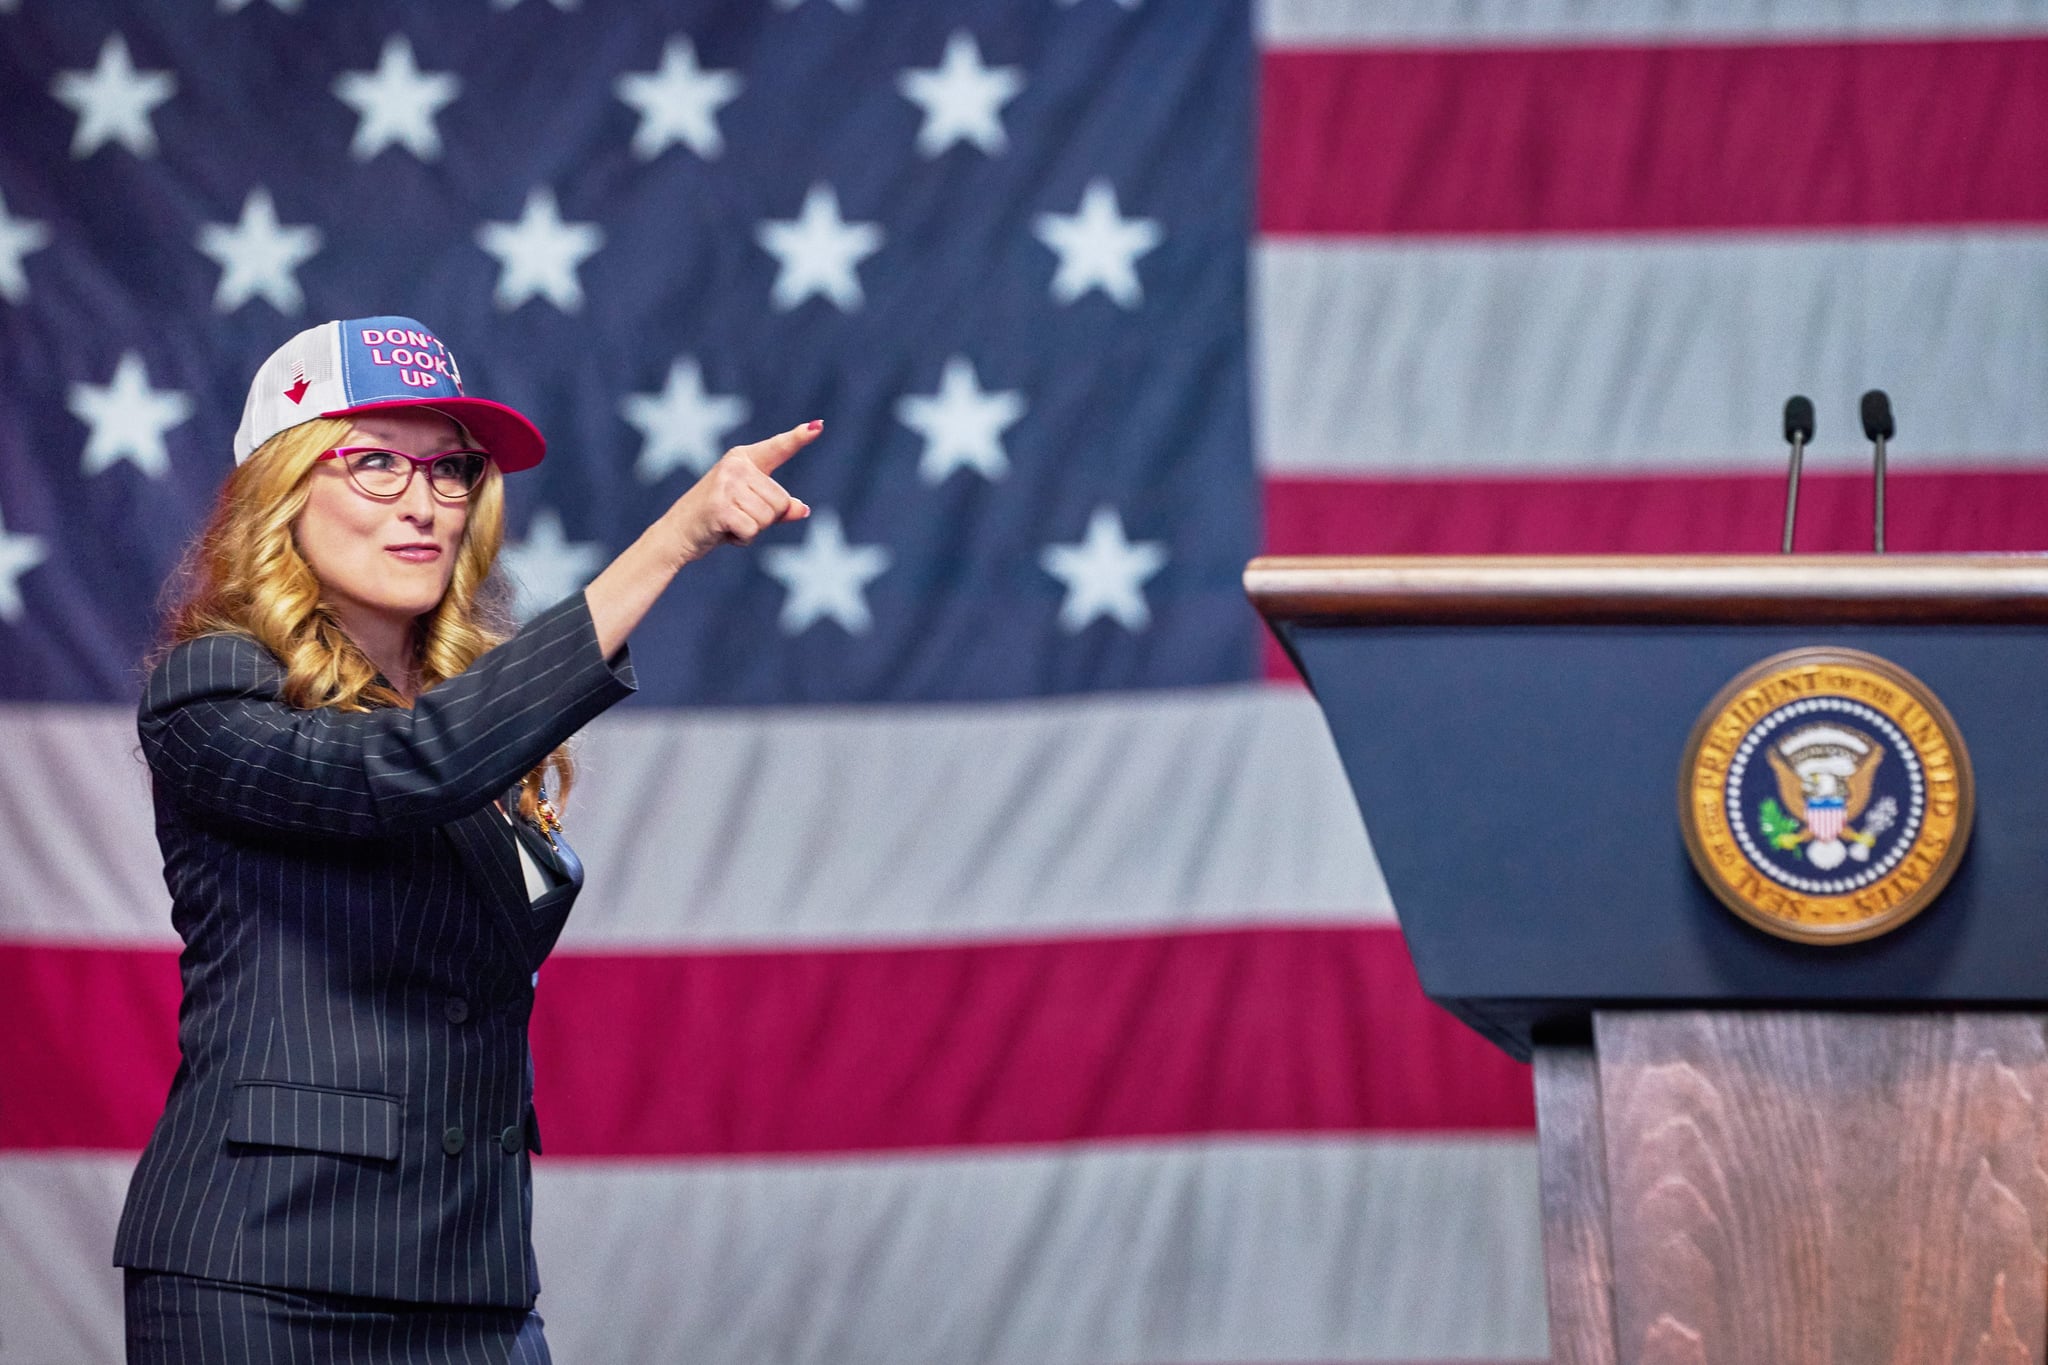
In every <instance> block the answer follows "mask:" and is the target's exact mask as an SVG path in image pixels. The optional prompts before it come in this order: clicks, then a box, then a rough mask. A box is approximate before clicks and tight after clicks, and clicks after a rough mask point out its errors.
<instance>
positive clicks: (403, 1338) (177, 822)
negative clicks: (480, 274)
mask: <svg viewBox="0 0 2048 1365" xmlns="http://www.w3.org/2000/svg"><path fill="white" fill-rule="evenodd" d="M819 428H820V424H819V423H817V422H811V423H808V424H807V425H805V426H802V427H798V428H796V429H795V430H792V431H787V432H784V433H783V434H781V435H779V436H776V437H772V438H770V439H769V440H766V441H763V442H760V443H759V444H757V445H751V446H742V447H739V448H737V449H735V450H733V451H730V452H728V453H727V455H726V456H725V458H724V459H722V460H720V461H719V462H718V463H717V464H716V465H715V466H714V467H713V468H712V469H711V470H710V472H709V473H707V474H706V475H705V476H704V478H703V479H702V480H701V481H700V482H698V483H697V485H696V486H695V487H693V488H691V489H690V490H689V491H688V492H687V493H685V494H684V495H683V496H682V497H681V498H680V499H678V500H677V501H676V502H675V504H674V505H673V506H671V507H670V508H669V509H668V510H667V511H666V512H665V513H663V514H662V516H661V517H660V518H659V519H657V520H656V521H655V522H654V524H653V525H651V526H649V527H648V528H647V530H646V532H645V533H644V534H642V535H641V536H640V538H639V539H638V540H636V541H635V542H634V543H633V544H632V546H631V547H629V548H628V549H627V550H626V551H625V552H624V553H622V554H621V555H620V556H619V557H618V558H617V559H616V560H614V561H613V562H612V563H611V565H610V566H609V567H607V568H606V569H605V570H604V572H602V573H601V574H599V575H598V576H597V578H596V579H595V581H593V582H592V583H591V584H590V586H589V587H587V588H585V589H584V590H583V591H582V592H579V593H576V594H574V595H572V596H571V597H569V598H568V599H566V600H565V601H563V602H561V603H558V604H556V605H555V606H553V607H550V608H548V609H547V610H544V611H542V612H541V613H540V614H539V615H538V616H536V617H534V618H533V619H532V620H531V621H529V622H528V623H527V624H526V626H525V628H524V629H522V630H521V631H519V633H518V634H516V635H509V636H508V632H507V631H505V630H504V629H503V628H502V627H501V626H500V625H499V623H498V619H497V617H496V615H495V613H494V611H493V603H494V601H495V600H496V595H497V594H496V592H495V589H496V587H497V584H496V581H495V580H494V579H493V576H492V568H493V565H494V563H495V561H496V558H497V554H498V546H499V542H500V539H501V537H502V535H503V530H504V490H503V484H502V479H503V476H504V475H505V474H506V473H509V472H514V471H517V470H520V469H525V468H529V467H531V466H533V465H535V464H538V463H539V462H540V460H541V457H542V455H543V454H544V452H545V446H544V443H543V442H542V439H541V436H540V433H539V432H538V431H537V430H535V429H534V427H533V425H532V424H531V423H530V422H528V421H527V420H526V419H525V418H524V417H522V416H520V415H519V414H518V413H516V412H514V411H513V410H512V409H510V408H507V407H504V406H502V405H499V404H495V403H490V402H486V401H485V400H482V399H478V398H472V397H469V396H467V395H465V394H464V393H463V391H462V385H461V376H460V371H459V370H458V369H457V368H456V365H455V362H454V359H453V357H452V356H450V355H449V353H448V351H447V348H446V347H445V346H443V345H442V343H441V342H440V340H439V339H438V338H437V337H435V336H434V335H433V334H432V333H430V332H429V331H428V330H427V329H426V328H425V327H423V326H422V325H421V324H419V323H418V322H415V321H413V320H411V319H409V318H364V319H355V320H350V321H344V322H330V323H326V324H324V325H322V326H320V327H315V328H312V329H309V330H308V331H306V332H303V333H301V334H300V335H298V336H297V337H294V338H293V339H292V340H291V341H290V342H287V343H286V344H285V346H284V347H282V348H281V349H280V350H279V351H278V352H277V353H276V354H274V355H273V356H271V358H270V359H269V360H268V361H266V362H265V363H264V365H263V367H262V368H261V369H260V370H259V371H258V372H257V375H256V379H255V381H254V383H253V384H252V386H251V388H250V393H249V398H248V403H247V405H246V407H245V409H244V412H243V417H242V423H241V426H240V428H239V429H238V430H237V432H236V435H235V459H236V466H237V467H236V468H235V470H234V472H233V473H232V474H231V475H230V476H229V477H228V479H227V481H226V484H225V486H224V487H223V488H222V489H221V493H220V496H219V499H218V501H217V503H216V505H215V507H214V510H213V514H212V517H211V519H210V520H209V522H208V524H207V525H206V527H205V529H204V531H203V532H202V533H201V535H200V537H199V539H198V541H197V542H196V543H195V545H194V547H193V550H192V552H191V554H190V556H189V557H188V563H187V566H186V582H185V584H184V595H183V600H182V603H181V605H180V606H179V607H178V608H177V609H176V610H175V611H174V612H173V614H172V616H171V618H170V621H169V625H168V628H167V631H166V647H165V650H164V651H163V652H162V654H161V656H160V658H159V660H158V662H157V663H156V665H155V667H154V668H153V670H152V671H151V674H150V677H149V682H148V686H147V689H146V693H145V696H144V698H143V702H142V707H141V720H140V728H141V733H142V744H143V751H144V754H145V756H146V757H147V759H148V762H149V768H150V774H151V778H152V787H153V792H154V799H155V807H156V825H157V840H158V843H159V844H160V845H161V847H162V850H163V856H164V879H165V881H166V882H167V884H168V885H169V887H170V892H171V899H172V918H173V921H174V923H175V925H176V928H177V930H178V933H179V935H180V936H181V937H182V938H183V940H184V944H185V947H184V952H183V953H182V955H181V957H180V959H179V963H180V970H181V972H182V974H183V980H184V1000H183V1004H182V1007H181V1009H180V1011H179V1019H178V1041H179V1047H180V1052H181V1060H180V1064H179V1067H178V1072H177V1076H176V1079H175V1080H174V1081H173V1082H172V1085H171V1092H170V1097H169V1099H168V1101H167V1102H166V1104H165V1108H164V1114H163V1117H162V1119H161V1120H160V1121H159V1122H158V1124H157V1127H156V1131H155V1133H154V1135H153V1136H152V1137H151V1139H150V1142H149V1145H148V1147H147V1148H146V1149H145V1151H144V1152H143V1155H142V1160H141V1163H140V1165H139V1166H138V1167H137V1169H136V1173H135V1178H134V1180H133V1182H132V1183H131V1185H130V1188H129V1192H128V1200H127V1204H126V1207H125V1208H124V1210H123V1212H122V1216H121V1226H120V1231H119V1234H118V1237H117V1240H116V1243H115V1257H114V1259H115V1263H116V1264H118V1265H121V1266H123V1267H126V1268H127V1279H126V1302H127V1334H128V1358H129V1360H130V1361H138V1362H167V1361H197V1360H209V1361H210V1360H233V1361H241V1360H253V1361H268V1360H292V1359H295V1360H301V1361H309V1360H310V1361H325V1360H350V1361H357V1362H372V1361H421V1362H426V1361H505V1360H516V1361H522V1362H534V1361H545V1360H546V1359H547V1358H548V1354H547V1345H546V1342H545V1340H544V1338H543V1337H542V1334H541V1323H540V1318H539V1316H538V1315H537V1314H536V1313H534V1312H533V1306H534V1301H535V1295H536V1293H537V1292H538V1289H539V1281H538V1278H537V1274H536V1268H535V1265H534V1258H533V1250H532V1244H531V1239H530V1230H531V1225H532V1193H531V1184H530V1168H529V1164H528V1152H529V1151H538V1150H539V1149H540V1130H539V1127H538V1124H537V1121H536V1115H535V1113H534V1109H533V1104H532V1095H533V1079H532V1070H531V1061H530V1059H529V1056H528V1052H527V1031H526V1025H527V1018H528V1016H529V1014H530V1012H531V1009H532V1005H533V992H534V985H535V981H536V972H537V969H538V968H539V966H540V963H541V960H542V959H543V958H545V957H546V956H547V954H548V951H549V950H550V948H552V947H553V945H554V942H555V939H556V937H557V935H559V933H560V932H561V929H562V924H563V920H564V918H565V917H566V915H567V914H568V912H569V907H570V905H571V903H572V902H573V901H574V899H575V897H576V894H577V891H578V889H579V888H580V887H581V885H582V880H583V874H582V868H581V866H580V865H579V863H578V862H577V860H576V857H575V855H574V853H573V852H571V850H570V848H569V846H568V844H567V842H566V841H565V840H564V838H563V835H562V830H561V823H560V820H559V818H558V815H557V812H556V807H555V801H556V800H557V799H558V798H559V797H560V796H561V795H562V794H563V793H565V792H566V790H567V787H568V785H569V780H570V764H569V760H568V757H567V754H566V753H565V752H564V750H563V748H562V746H563V744H564V742H565V741H566V740H568V738H569V737H570V736H571V735H572V734H573V733H574V732H575V731H576V730H577V729H578V728H579V727H581V726H582V725H583V724H584V723H586V722H587V721H589V720H590V719H591V718H592V717H593V716H595V715H597V714H598V713H599V712H601V711H603V710H604V709H605V708H607V707H609V706H611V705H612V704H613V703H614V702H617V701H618V700H619V699H621V698H622V697H624V696H626V695H628V694H629V693H631V692H632V691H633V689H634V685H635V684H634V679H633V667H632V662H631V659H630V658H629V655H628V652H627V649H626V636H627V634H628V633H629V632H630V631H631V630H632V629H633V628H634V627H635V626H636V625H637V624H638V623H639V621H640V619H641V617H642V616H643V615H644V614H645V613H646V611H647V610H648V608H649V607H650V606H651V605H652V604H653V602H654V600H655V599H656V598H657V597H658V596H659V595H660V594H661V593H662V591H663V590H664V589H665V588H666V587H667V586H668V584H669V581H670V580H671V578H673V576H674V575H675V573H676V571H677V570H678V569H679V568H681V567H682V566H683V565H685V564H687V563H689V562H691V561H692V560H695V559H698V558H701V557H702V556H704V555H706V554H708V553H710V551H711V550H713V549H714V548H716V547H717V546H719V545H720V544H724V543H727V542H738V543H741V544H744V543H747V542H750V541H751V540H752V539H753V538H754V537H755V536H756V535H757V534H758V533H759V532H760V531H762V530H763V529H765V528H766V527H768V526H770V525H773V524H775V523H777V522H781V521H790V520H795V519H798V518H801V517H804V516H807V515H808V514H809V509H808V508H807V507H806V506H805V505H804V504H803V503H802V502H800V501H799V500H797V499H795V498H793V497H791V496H790V495H789V494H788V493H787V492H786V491H784V490H783V488H782V487H781V486H780V485H778V484H777V483H776V481H775V480H774V478H773V477H771V475H772V473H773V471H774V470H775V469H776V468H777V466H779V465H780V464H781V463H782V462H783V461H785V460H787V459H788V458H789V457H790V456H791V455H793V454H795V453H796V451H797V450H798V449H800V448H801V447H803V446H804V445H805V444H807V443H808V442H810V441H811V440H812V439H814V438H815V437H816V436H817V434H818V431H819Z"/></svg>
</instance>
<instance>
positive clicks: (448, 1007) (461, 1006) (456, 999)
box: [441, 995, 469, 1024]
mask: <svg viewBox="0 0 2048 1365" xmlns="http://www.w3.org/2000/svg"><path fill="white" fill-rule="evenodd" d="M441 1011H442V1013H444V1014H446V1015H447V1016H448V1022H449V1023H451V1024H459V1023H461V1022H462V1021H463V1020H465V1019H467V1018H469V1002H468V1001H467V1000H464V999H463V998H462V997H461V996H459V995H451V996H449V997H448V1003H447V1004H445V1005H443V1006H442V1007H441Z"/></svg>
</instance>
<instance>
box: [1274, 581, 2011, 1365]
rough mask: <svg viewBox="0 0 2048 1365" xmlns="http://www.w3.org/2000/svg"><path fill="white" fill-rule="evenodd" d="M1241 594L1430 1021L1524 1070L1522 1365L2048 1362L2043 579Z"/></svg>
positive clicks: (1364, 585) (1529, 585) (1541, 584)
mask: <svg viewBox="0 0 2048 1365" xmlns="http://www.w3.org/2000/svg"><path fill="white" fill-rule="evenodd" d="M1245 584H1246V588H1247V590H1248V592H1249V593H1250V595H1251V597H1252V599H1253V601H1254V603H1255V604H1256V605H1257V607H1258V609H1259V611H1260V612H1261V613H1262V614H1263V615H1264V616H1265V618H1266V620H1267V621H1268V622H1269V623H1270V625H1271V626H1272V628H1273V630H1274V632H1275V633H1276V634H1277V636H1278V637H1279V639H1280V641H1281V643H1282V644H1283V646H1284V647H1285V648H1286V650H1287V652H1288V654H1289V655H1290V656H1291V657H1292V658H1293V659H1294V661H1295V663H1296V664H1297V665H1298V666H1299V668H1300V670H1301V672H1302V675H1303V676H1304V677H1305V678H1306V679H1307V680H1308V683H1309V685H1310V687H1311V689H1312V690H1313V691H1314V693H1315V696H1316V698H1317V700H1318V701H1319V703H1320V704H1321V706H1322V709H1323V711H1324V714H1325V716H1326V717H1327V719H1328V723H1329V727H1330V732H1331V735H1332V736H1333V737H1334V739H1335V741H1336V745H1337V749H1338V752H1339V754H1340V756H1341V758H1342V761H1343V765H1344V769H1345V772H1346V774H1347V775H1348V777H1349V779H1350V782H1351V785H1352V789H1353V791H1354V792H1355V794H1356V796H1357V799H1358V804H1359V807H1360V809H1361V810H1362V811H1363V813H1364V815H1365V819H1366V823H1367V827H1368V829H1369V830H1370V832H1371V835H1372V840H1373V847H1374V850H1375V852H1376V853H1377V854H1378V857H1379V861H1380V864H1381V866H1382V868H1383V869H1384V871H1385V873H1386V880H1387V885H1388V886H1389V888H1390V889H1391V891H1392V893H1393V898H1394V904H1395V908H1396V910H1397V912H1398V914H1399V916H1400V921H1401V927H1402V929H1403V931H1404V933H1405V935H1406V937H1407V940H1408V944H1409V948H1410V950H1411V952H1412V954H1413V956H1414V959H1415V966H1416V970H1417V972H1418V973H1419V975H1420V977H1421V980H1422V985H1423V988H1424V989H1425V990H1426V991H1427V992H1428V993H1429V995H1430V996H1431V998H1433V999H1434V1000H1436V1001H1437V1002H1439V1003H1440V1004H1442V1005H1443V1006H1445V1007H1446V1008H1448V1009H1449V1010H1450V1011H1451V1012H1452V1013H1454V1014H1456V1015H1457V1016H1458V1017H1459V1018H1461V1019H1462V1020H1464V1021H1465V1022H1466V1023H1467V1024H1469V1025H1471V1026H1472V1027H1473V1028H1475V1029H1477V1030H1478V1031H1479V1032H1481V1033H1483V1034H1485V1035H1486V1036H1487V1037H1488V1038H1490V1039H1491V1040H1493V1041H1494V1042H1495V1043H1497V1044H1498V1045H1499V1046H1501V1047H1502V1048H1504V1049H1506V1050H1507V1051H1508V1052H1510V1053H1512V1054H1514V1055H1515V1056H1517V1057H1521V1058H1526V1059H1530V1060H1532V1061H1533V1063H1534V1069H1535V1078H1536V1095H1537V1120H1538V1141H1539V1151H1540V1168H1541V1185H1542V1215H1543V1227H1544V1255H1545V1264H1546V1273H1547V1276H1548V1281H1549V1285H1548V1288H1549V1304H1550V1325H1551V1340H1552V1348H1553V1354H1554V1358H1555V1359H1556V1360H1558V1361H1561V1362H1575V1363H1576V1362H1588V1363H1590V1362H1618V1363H1622V1365H1626V1363H1629V1362H1660V1363H1661V1362H1687V1363H1691V1362H1724V1361H1725V1362H1739V1363H1740V1365H1776V1363H1777V1362H1803V1361H1814V1362H1820V1361H1827V1362H1834V1363H1835V1365H1851V1363H1852V1362H1885V1363H1886V1365H1920V1363H1921V1362H1932V1361H1966V1362H2001V1365H2002V1363H2003V1362H2009V1361H2010V1362H2017V1361H2037V1362H2038V1361H2042V1360H2043V1359H2044V1356H2048V1305H2044V1298H2048V1042H2044V1022H2048V561H2039V560H2035V559H2032V558H2023V557H1984V558H1977V557H1920V556H1884V557H1875V556H1839V557H1836V556H1816V557H1796V558H1794V557H1771V558H1760V557H1744V558H1734V557H1730V558H1719V557H1712V558H1708V557H1701V558H1661V557H1660V558H1265V559H1259V560H1255V561H1253V562H1252V564H1251V565H1250V566H1249V568H1248V569H1247V570H1246V573H1245ZM1785 660H1790V661H1792V662H1790V663H1789V664H1788V663H1784V662H1782V661H1785ZM1830 660H1836V661H1841V662H1837V663H1831V662H1829V661H1830ZM1880 664H1882V665H1884V666H1886V667H1889V668H1890V669H1892V670H1894V674H1895V675H1896V678H1897V679H1903V680H1904V681H1903V682H1901V683H1900V686H1901V687H1904V685H1905V683H1912V682H1917V684H1918V685H1920V690H1919V691H1917V692H1913V693H1912V694H1911V695H1908V693H1907V692H1906V691H1897V692H1894V691H1893V690H1891V685H1890V684H1889V683H1887V682H1886V681H1885V679H1886V678H1890V677H1894V674H1885V673H1883V671H1882V669H1880V668H1879V665H1880ZM1772 668H1777V669H1778V670H1779V671H1778V672H1777V673H1772V672H1771V669H1772ZM1787 670H1790V671H1787ZM1859 670H1860V671H1859ZM1745 688H1747V689H1748V690H1747V691H1745V690H1744V689H1745ZM1830 688H1833V689H1834V690H1833V691H1830V690H1829V689H1830ZM1915 698H1918V700H1915ZM1936 713H1939V714H1936ZM1937 722H1941V723H1943V724H1946V725H1947V726H1948V727H1949V728H1948V730H1946V731H1944V730H1942V729H1941V728H1940V725H1938V724H1937ZM1745 727H1747V728H1745ZM1945 735H1949V736H1952V737H1953V739H1954V743H1953V744H1952V745H1950V744H1949V743H1948V742H1947V741H1946V740H1945V739H1944V736H1945ZM1915 898H1918V901H1919V903H1918V904H1917V905H1916V904H1914V903H1913V902H1914V901H1915Z"/></svg>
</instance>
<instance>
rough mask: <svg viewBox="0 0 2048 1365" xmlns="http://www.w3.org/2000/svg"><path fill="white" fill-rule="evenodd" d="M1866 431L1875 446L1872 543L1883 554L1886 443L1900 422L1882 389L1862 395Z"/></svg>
mask: <svg viewBox="0 0 2048 1365" xmlns="http://www.w3.org/2000/svg"><path fill="white" fill-rule="evenodd" d="M1862 416H1863V434H1864V435H1865V436H1867V437H1869V438H1870V440H1871V441H1872V442H1873V443H1874V444H1875V446H1876V451H1877V454H1876V463H1875V465H1874V467H1873V468H1874V471H1875V474H1876V490H1875V491H1876V497H1875V499H1874V503H1875V507H1874V514H1875V515H1874V520H1873V523H1872V526H1871V543H1872V545H1874V546H1875V547H1876V549H1877V553H1879V554H1883V553H1884V443H1885V442H1886V441H1889V440H1890V439H1891V438H1892V437H1893V436H1896V435H1897V434H1898V430H1899V429H1898V424H1897V423H1896V422H1895V421H1894V420H1893V418H1892V400H1891V399H1890V398H1888V397H1887V396H1886V395H1885V391H1884V390H1883V389H1872V390H1871V391H1870V392H1868V393H1866V394H1864V395H1863V412H1862Z"/></svg>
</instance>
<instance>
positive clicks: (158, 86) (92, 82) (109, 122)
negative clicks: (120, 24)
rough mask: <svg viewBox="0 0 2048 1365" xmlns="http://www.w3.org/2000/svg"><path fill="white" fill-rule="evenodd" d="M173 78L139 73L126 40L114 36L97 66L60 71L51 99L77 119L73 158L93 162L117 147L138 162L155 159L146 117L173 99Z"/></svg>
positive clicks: (163, 73) (153, 138) (152, 131)
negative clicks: (99, 153) (112, 146)
mask: <svg viewBox="0 0 2048 1365" xmlns="http://www.w3.org/2000/svg"><path fill="white" fill-rule="evenodd" d="M177 89H178V81H177V78H176V77H174V76H173V75H171V73H170V72H168V71H137V70H136V69H135V63H134V62H133V61H131V60H130V59H129V56H128V40H127V39H126V38H124V37H122V36H121V35H120V34H118V33H116V34H114V35H113V36H112V37H110V38H108V39H107V41H106V42H105V43H103V44H101V46H100V59H99V64H98V65H96V66H95V67H93V69H92V70H91V71H60V72H58V73H57V79H56V80H54V81H52V82H50V93H51V94H52V95H54V96H56V97H57V99H59V100H61V101H62V102H63V103H65V104H68V105H70V106H71V109H72V111H73V112H74V113H76V114H77V115H78V131H77V132H76V133H74V134H73V135H72V138H71V155H73V156H74V157H86V156H91V155H92V154H93V153H94V152H96V151H98V150H99V149H100V148H101V147H103V146H105V145H106V144H107V143H109V142H118V143H120V144H121V145H122V146H123V147H126V148H127V149H128V150H129V151H131V152H133V153H135V155H137V156H155V155H156V128H155V126H154V125H153V124H151V123H150V121H149V114H150V111H151V110H152V109H154V108H156V107H157V106H158V105H159V104H162V103H163V102H164V101H165V100H167V99H169V98H170V97H171V96H172V95H174V94H176V93H177Z"/></svg>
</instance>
